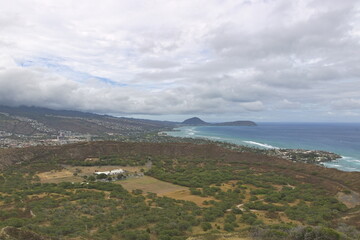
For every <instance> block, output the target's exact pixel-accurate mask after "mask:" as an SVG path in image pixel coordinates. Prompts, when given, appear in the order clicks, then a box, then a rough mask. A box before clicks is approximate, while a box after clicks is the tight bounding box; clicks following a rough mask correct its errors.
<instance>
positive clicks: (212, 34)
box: [0, 0, 360, 122]
mask: <svg viewBox="0 0 360 240" xmlns="http://www.w3.org/2000/svg"><path fill="white" fill-rule="evenodd" d="M0 6H1V7H0V104H3V105H12V106H18V105H28V106H42V107H49V108H55V109H73V110H82V111H91V112H97V113H108V114H113V115H117V116H134V117H146V118H153V119H154V118H155V119H169V120H183V118H186V117H189V116H194V115H196V116H201V117H203V118H204V119H205V120H208V121H217V120H241V119H248V120H255V121H298V122H299V121H300V122H301V121H340V122H345V121H352V122H359V121H360V1H358V0H341V1H340V0H291V1H290V0H244V1H242V0H229V1H227V0H176V1H175V0H174V1H171V0H144V1H138V0H128V1H125V0H101V1H94V0H76V1H74V0H61V1H58V0H54V1H52V0H23V1H20V0H11V1H9V0H0Z"/></svg>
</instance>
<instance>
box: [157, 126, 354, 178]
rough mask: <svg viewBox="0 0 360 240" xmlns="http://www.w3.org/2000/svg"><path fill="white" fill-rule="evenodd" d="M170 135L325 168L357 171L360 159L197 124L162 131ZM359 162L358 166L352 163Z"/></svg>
mask: <svg viewBox="0 0 360 240" xmlns="http://www.w3.org/2000/svg"><path fill="white" fill-rule="evenodd" d="M163 134H166V135H168V136H171V137H180V138H194V139H206V140H210V141H214V142H223V143H228V144H235V145H238V146H242V147H247V148H252V149H254V150H255V151H261V152H262V153H263V154H267V155H273V156H278V157H281V158H284V159H287V160H290V161H294V162H305V163H310V164H316V165H320V166H324V167H327V168H337V169H339V170H342V171H348V172H359V171H360V160H358V159H356V158H354V157H351V156H345V155H344V154H340V153H338V152H336V151H328V150H315V149H303V148H282V147H278V146H276V145H275V144H272V143H271V142H270V143H268V142H264V141H261V142H260V141H258V140H257V141H256V140H252V139H250V140H243V139H240V138H234V137H229V136H225V135H224V136H218V135H215V134H209V133H207V134H205V133H204V132H203V131H201V128H200V130H199V126H189V127H179V128H174V129H173V131H167V132H163ZM357 163H359V167H357V165H355V167H353V166H349V165H351V164H352V165H354V164H357Z"/></svg>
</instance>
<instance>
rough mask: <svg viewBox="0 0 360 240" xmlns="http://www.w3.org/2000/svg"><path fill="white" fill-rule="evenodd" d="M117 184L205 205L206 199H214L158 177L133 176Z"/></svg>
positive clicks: (130, 188) (129, 188)
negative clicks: (201, 195)
mask: <svg viewBox="0 0 360 240" xmlns="http://www.w3.org/2000/svg"><path fill="white" fill-rule="evenodd" d="M116 183H117V184H121V185H122V186H123V187H124V188H125V189H126V190H128V191H130V192H131V191H132V190H134V189H141V190H143V192H144V193H148V192H152V193H156V194H157V195H159V196H166V197H170V198H174V199H178V200H186V201H192V202H194V203H196V204H197V205H199V206H204V205H203V202H204V201H205V200H214V199H213V198H209V197H199V196H195V195H191V193H190V191H189V189H188V188H187V187H182V186H179V185H175V184H172V183H168V182H164V181H160V180H158V179H156V178H153V177H149V176H144V177H139V178H131V179H127V180H121V181H117V182H116Z"/></svg>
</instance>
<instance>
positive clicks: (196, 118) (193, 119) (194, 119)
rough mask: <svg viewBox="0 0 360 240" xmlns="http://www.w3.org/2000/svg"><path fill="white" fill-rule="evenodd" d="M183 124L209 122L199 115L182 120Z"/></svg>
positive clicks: (203, 123) (204, 123)
mask: <svg viewBox="0 0 360 240" xmlns="http://www.w3.org/2000/svg"><path fill="white" fill-rule="evenodd" d="M182 124H187V125H207V124H208V123H206V122H204V121H203V120H201V119H200V118H198V117H193V118H189V119H186V120H185V121H183V122H182Z"/></svg>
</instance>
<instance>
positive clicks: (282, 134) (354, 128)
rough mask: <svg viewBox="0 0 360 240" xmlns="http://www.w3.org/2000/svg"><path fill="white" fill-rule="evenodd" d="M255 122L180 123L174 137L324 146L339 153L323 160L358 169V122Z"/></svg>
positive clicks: (265, 146) (278, 145)
mask: <svg viewBox="0 0 360 240" xmlns="http://www.w3.org/2000/svg"><path fill="white" fill-rule="evenodd" d="M257 124H258V126H253V127H247V126H236V127H233V126H231V127H218V126H197V127H180V128H177V129H176V130H175V131H171V132H167V134H168V135H170V136H174V137H192V138H206V139H210V140H216V141H225V142H229V143H234V144H239V145H246V146H250V147H258V148H263V149H270V148H290V149H309V150H324V151H329V152H334V153H337V154H339V155H341V156H342V158H341V159H339V160H336V161H333V162H328V163H324V165H325V166H326V167H330V168H337V169H340V170H343V171H360V123H257Z"/></svg>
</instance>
